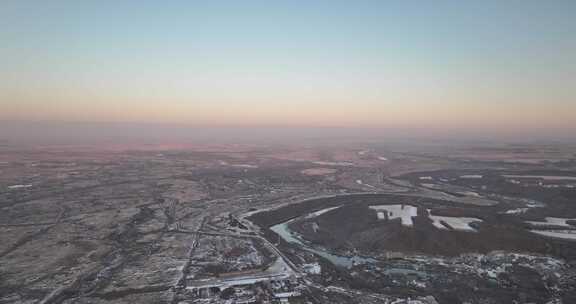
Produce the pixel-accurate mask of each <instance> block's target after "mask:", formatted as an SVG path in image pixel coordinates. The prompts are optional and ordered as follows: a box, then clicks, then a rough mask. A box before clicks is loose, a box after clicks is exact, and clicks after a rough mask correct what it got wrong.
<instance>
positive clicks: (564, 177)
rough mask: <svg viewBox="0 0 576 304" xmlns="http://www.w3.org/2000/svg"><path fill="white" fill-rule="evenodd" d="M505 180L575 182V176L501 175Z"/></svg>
mask: <svg viewBox="0 0 576 304" xmlns="http://www.w3.org/2000/svg"><path fill="white" fill-rule="evenodd" d="M502 176H504V177H506V178H539V179H543V180H576V176H558V175H513V174H509V175H502Z"/></svg>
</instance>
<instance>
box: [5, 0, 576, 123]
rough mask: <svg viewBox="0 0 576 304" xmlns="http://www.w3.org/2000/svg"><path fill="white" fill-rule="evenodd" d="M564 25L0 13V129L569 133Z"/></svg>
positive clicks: (334, 16) (480, 9)
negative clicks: (534, 126)
mask: <svg viewBox="0 0 576 304" xmlns="http://www.w3.org/2000/svg"><path fill="white" fill-rule="evenodd" d="M575 15H576V2H575V1H475V2H472V1H28V2H24V1H2V3H1V4H0V20H1V21H0V23H1V24H0V39H1V40H2V41H3V45H2V48H1V49H0V55H1V56H0V68H1V69H2V74H1V75H0V80H2V83H3V84H0V86H2V89H3V92H4V93H3V95H4V96H3V97H2V101H0V106H3V107H5V109H6V110H5V111H2V112H3V113H4V114H3V116H2V118H4V119H10V118H15V119H23V120H26V119H30V120H37V119H42V120H72V121H75V120H88V121H107V120H111V121H142V122H148V121H160V122H164V121H165V122H186V123H200V124H207V123H211V122H215V123H216V124H246V123H248V124H271V123H275V122H280V123H281V124H290V123H294V124H296V125H301V124H303V125H345V126H356V125H357V126H366V125H370V126H371V125H378V124H379V122H380V121H382V120H386V121H392V122H393V124H396V125H418V124H430V125H444V124H445V125H449V126H453V127H457V126H460V125H461V124H467V123H470V124H475V125H481V122H482V121H485V120H486V119H487V118H488V115H490V114H491V113H495V112H498V113H499V115H497V116H498V117H496V118H494V120H495V121H497V122H499V123H501V124H518V125H519V127H524V126H523V125H520V123H521V122H523V123H525V122H526V121H527V120H531V121H536V122H539V123H541V124H550V125H551V126H557V124H559V126H567V127H570V126H573V125H574V124H571V123H570V122H571V120H572V119H573V118H574V121H576V117H574V116H571V115H570V114H569V112H570V111H571V110H576V105H575V103H576V101H575V100H574V98H575V97H576V93H575V91H574V89H573V88H572V86H573V85H572V83H573V81H574V79H575V76H576V58H575V57H576V56H575V55H574V54H576V16H575ZM503 103H505V104H503ZM550 105H554V108H555V109H557V110H554V111H552V110H551V108H550ZM518 107H522V108H523V109H525V112H526V113H527V114H522V115H521V114H519V113H513V112H514V109H518ZM136 108H137V109H136ZM415 108H418V109H421V110H422V111H421V112H422V113H414V111H413V109H415ZM471 111H472V112H475V113H476V116H473V115H470V114H466V113H469V112H471ZM305 112H308V113H309V114H306V113H305ZM321 113H323V114H324V115H323V116H325V117H324V118H319V116H320V114H321ZM423 113H424V114H426V113H431V114H432V115H430V116H431V117H427V116H426V115H424V114H423ZM466 115H468V116H466ZM434 117H437V118H434ZM575 124H576V123H575Z"/></svg>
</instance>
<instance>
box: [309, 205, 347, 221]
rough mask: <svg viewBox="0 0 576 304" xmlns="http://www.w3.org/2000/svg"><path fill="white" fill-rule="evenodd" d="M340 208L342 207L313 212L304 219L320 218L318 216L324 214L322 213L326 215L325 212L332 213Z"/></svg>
mask: <svg viewBox="0 0 576 304" xmlns="http://www.w3.org/2000/svg"><path fill="white" fill-rule="evenodd" d="M340 207H342V206H336V207H330V208H326V209H322V210H318V211H314V212H312V213H310V214H308V215H307V216H306V218H307V219H308V218H313V217H317V216H320V215H322V214H324V213H326V212H330V211H332V210H334V209H338V208H340Z"/></svg>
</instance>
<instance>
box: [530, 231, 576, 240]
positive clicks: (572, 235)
mask: <svg viewBox="0 0 576 304" xmlns="http://www.w3.org/2000/svg"><path fill="white" fill-rule="evenodd" d="M530 232H533V233H536V234H540V235H543V236H548V237H553V238H560V239H567V240H576V230H530Z"/></svg>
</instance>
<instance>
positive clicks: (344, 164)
mask: <svg viewBox="0 0 576 304" xmlns="http://www.w3.org/2000/svg"><path fill="white" fill-rule="evenodd" d="M312 163H314V164H317V165H322V166H354V164H353V163H350V162H327V161H315V162H312Z"/></svg>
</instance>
